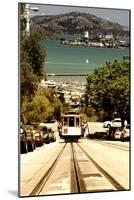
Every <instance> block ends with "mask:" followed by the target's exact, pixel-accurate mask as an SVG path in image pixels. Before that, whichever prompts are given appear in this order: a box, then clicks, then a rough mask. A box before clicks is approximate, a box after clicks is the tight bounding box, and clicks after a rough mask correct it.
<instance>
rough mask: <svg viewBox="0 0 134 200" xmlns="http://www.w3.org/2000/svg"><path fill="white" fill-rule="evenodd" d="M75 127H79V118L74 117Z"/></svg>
mask: <svg viewBox="0 0 134 200" xmlns="http://www.w3.org/2000/svg"><path fill="white" fill-rule="evenodd" d="M76 127H79V118H78V117H77V118H76Z"/></svg>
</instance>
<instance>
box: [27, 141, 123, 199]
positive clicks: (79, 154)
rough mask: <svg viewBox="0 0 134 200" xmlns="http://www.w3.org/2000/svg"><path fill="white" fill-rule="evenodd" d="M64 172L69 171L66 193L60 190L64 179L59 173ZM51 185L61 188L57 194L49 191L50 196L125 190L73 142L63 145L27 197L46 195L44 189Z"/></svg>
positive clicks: (78, 144)
mask: <svg viewBox="0 0 134 200" xmlns="http://www.w3.org/2000/svg"><path fill="white" fill-rule="evenodd" d="M67 155H68V156H69V158H68V159H69V160H67V159H66V156H67ZM64 160H66V161H65V166H64V164H63V163H62V162H63V161H64ZM58 166H64V167H65V169H64V167H63V169H60V168H59V167H58ZM69 166H70V167H69ZM64 170H65V172H66V171H67V170H68V171H69V170H70V172H69V177H68V178H69V181H68V183H67V184H68V185H67V186H66V187H68V190H66V191H67V192H66V193H65V192H64V190H62V182H63V181H62V179H64V177H63V176H61V174H60V173H59V171H60V172H61V173H63V174H65V175H67V173H65V172H64ZM57 177H58V178H57ZM52 180H53V182H52ZM57 180H58V181H59V180H60V183H61V186H58V185H59V182H57ZM52 184H55V185H56V184H57V188H58V187H59V188H60V187H61V190H60V192H59V193H56V192H55V191H54V190H51V193H49V194H52V195H53V194H67V193H70V194H73V193H86V192H98V191H117V190H118V191H121V190H125V188H124V187H123V186H122V185H121V184H120V183H119V182H117V181H116V180H115V179H114V178H113V177H112V176H111V175H110V174H109V173H108V172H107V171H105V170H104V169H103V168H102V167H101V166H100V165H99V164H98V163H97V162H96V161H95V160H94V159H93V158H92V157H91V156H90V155H89V152H87V151H86V150H85V149H84V148H83V147H82V146H81V145H80V143H75V142H70V143H65V145H64V146H63V148H62V150H61V151H60V152H59V154H58V155H57V157H56V159H55V160H54V162H53V163H52V165H51V166H50V168H49V169H48V170H47V172H45V174H44V175H43V176H42V177H41V178H40V180H39V181H38V183H37V184H36V186H35V187H34V188H33V190H32V192H30V194H29V196H40V195H47V194H48V193H46V190H47V189H46V188H50V185H52Z"/></svg>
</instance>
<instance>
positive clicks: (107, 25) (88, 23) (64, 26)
mask: <svg viewBox="0 0 134 200" xmlns="http://www.w3.org/2000/svg"><path fill="white" fill-rule="evenodd" d="M32 23H34V24H36V25H40V26H41V27H43V28H45V29H46V30H49V31H52V32H55V33H59V34H61V33H66V34H74V33H75V34H81V33H83V32H84V31H86V30H87V31H89V33H90V34H100V33H101V34H107V33H113V34H114V35H115V36H116V35H121V36H124V35H128V34H129V33H128V31H127V30H125V28H124V27H123V26H121V25H120V24H118V23H114V22H110V21H108V20H105V19H103V18H99V17H96V16H95V15H92V14H87V13H80V12H71V13H66V14H60V15H44V16H43V15H42V16H35V17H33V18H32Z"/></svg>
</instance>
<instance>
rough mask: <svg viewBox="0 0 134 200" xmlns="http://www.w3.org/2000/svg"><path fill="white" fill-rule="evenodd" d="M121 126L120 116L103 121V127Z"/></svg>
mask: <svg viewBox="0 0 134 200" xmlns="http://www.w3.org/2000/svg"><path fill="white" fill-rule="evenodd" d="M121 126H122V122H121V119H120V118H115V119H114V120H112V121H105V122H104V123H103V127H104V128H110V127H117V128H120V127H121Z"/></svg>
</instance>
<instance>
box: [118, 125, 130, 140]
mask: <svg viewBox="0 0 134 200" xmlns="http://www.w3.org/2000/svg"><path fill="white" fill-rule="evenodd" d="M120 140H121V141H122V142H124V141H129V140H130V125H129V124H128V125H126V126H125V127H124V128H123V130H122V132H121V137H120Z"/></svg>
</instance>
